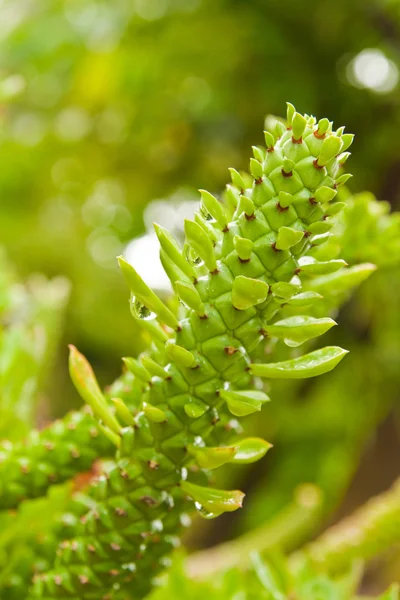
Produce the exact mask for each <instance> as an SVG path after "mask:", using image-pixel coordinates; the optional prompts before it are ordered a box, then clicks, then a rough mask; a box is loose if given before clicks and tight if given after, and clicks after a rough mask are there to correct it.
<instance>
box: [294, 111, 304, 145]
mask: <svg viewBox="0 0 400 600" xmlns="http://www.w3.org/2000/svg"><path fill="white" fill-rule="evenodd" d="M306 127H307V121H306V119H305V118H304V117H303V115H300V114H299V113H295V114H294V116H293V120H292V133H293V139H294V140H295V141H296V142H298V141H299V140H301V138H302V136H303V133H304V131H305V128H306Z"/></svg>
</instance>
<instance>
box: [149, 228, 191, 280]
mask: <svg viewBox="0 0 400 600" xmlns="http://www.w3.org/2000/svg"><path fill="white" fill-rule="evenodd" d="M154 229H155V232H156V234H157V237H158V240H159V242H160V246H161V248H162V249H163V250H164V252H165V254H166V255H167V256H168V257H169V258H170V259H171V260H172V261H173V262H174V263H175V264H176V265H177V267H179V269H181V271H183V273H184V274H185V275H187V276H188V277H189V278H191V279H195V278H196V271H195V270H194V269H193V267H192V266H191V265H189V263H188V262H187V260H186V259H185V257H184V256H183V255H182V249H181V248H180V246H179V244H178V242H177V241H176V240H175V238H174V237H173V236H172V235H171V234H170V233H169V231H167V229H164V227H161V225H157V223H154Z"/></svg>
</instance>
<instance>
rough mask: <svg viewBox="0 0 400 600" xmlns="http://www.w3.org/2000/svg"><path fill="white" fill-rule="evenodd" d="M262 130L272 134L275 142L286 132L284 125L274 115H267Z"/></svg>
mask: <svg viewBox="0 0 400 600" xmlns="http://www.w3.org/2000/svg"><path fill="white" fill-rule="evenodd" d="M264 128H265V129H266V130H267V131H269V132H270V133H272V135H273V136H274V138H275V140H278V139H279V138H280V137H281V136H282V135H283V134H284V133H285V131H286V125H285V124H284V123H283V122H282V120H281V119H279V118H278V117H275V115H267V117H266V118H265V123H264Z"/></svg>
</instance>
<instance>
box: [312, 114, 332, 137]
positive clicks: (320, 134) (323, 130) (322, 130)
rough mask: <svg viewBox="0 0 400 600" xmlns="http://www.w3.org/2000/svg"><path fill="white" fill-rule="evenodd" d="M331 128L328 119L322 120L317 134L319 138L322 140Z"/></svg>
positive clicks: (319, 122)
mask: <svg viewBox="0 0 400 600" xmlns="http://www.w3.org/2000/svg"><path fill="white" fill-rule="evenodd" d="M329 127H330V123H329V120H328V119H327V118H326V117H324V118H323V119H320V120H319V121H318V129H317V131H316V132H315V133H316V136H317V137H319V138H322V137H323V136H324V135H325V134H326V132H327V131H328V129H329Z"/></svg>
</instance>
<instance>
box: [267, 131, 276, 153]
mask: <svg viewBox="0 0 400 600" xmlns="http://www.w3.org/2000/svg"><path fill="white" fill-rule="evenodd" d="M264 138H265V144H266V146H267V148H268V150H269V151H272V150H273V149H274V145H275V138H274V136H273V135H272V133H270V132H269V131H264Z"/></svg>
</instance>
